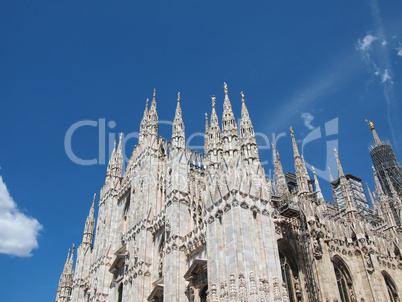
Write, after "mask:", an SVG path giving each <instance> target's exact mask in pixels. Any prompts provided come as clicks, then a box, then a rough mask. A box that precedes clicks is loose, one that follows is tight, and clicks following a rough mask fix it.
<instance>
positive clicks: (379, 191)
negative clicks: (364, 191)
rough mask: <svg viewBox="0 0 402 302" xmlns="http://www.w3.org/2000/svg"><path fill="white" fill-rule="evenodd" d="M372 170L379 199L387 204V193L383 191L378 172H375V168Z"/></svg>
mask: <svg viewBox="0 0 402 302" xmlns="http://www.w3.org/2000/svg"><path fill="white" fill-rule="evenodd" d="M371 169H372V170H373V177H374V185H375V190H376V192H377V195H378V198H379V199H380V202H385V200H386V198H385V193H384V191H383V190H382V187H381V183H380V180H379V179H378V176H377V171H376V170H375V168H374V166H371Z"/></svg>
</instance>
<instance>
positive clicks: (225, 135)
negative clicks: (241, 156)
mask: <svg viewBox="0 0 402 302" xmlns="http://www.w3.org/2000/svg"><path fill="white" fill-rule="evenodd" d="M223 88H224V90H225V100H224V102H223V114H222V143H223V152H224V154H225V155H229V156H233V155H234V154H235V153H237V152H238V151H239V130H238V128H237V123H236V119H235V117H234V114H233V111H232V104H231V103H230V100H229V95H228V86H227V84H226V83H223Z"/></svg>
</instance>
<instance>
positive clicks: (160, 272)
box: [158, 233, 165, 278]
mask: <svg viewBox="0 0 402 302" xmlns="http://www.w3.org/2000/svg"><path fill="white" fill-rule="evenodd" d="M161 236H162V237H161V242H160V244H159V248H158V256H159V260H158V276H159V278H162V277H163V247H164V244H165V234H164V233H162V235H161Z"/></svg>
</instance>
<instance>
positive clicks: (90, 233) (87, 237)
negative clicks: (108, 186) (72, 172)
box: [82, 194, 96, 247]
mask: <svg viewBox="0 0 402 302" xmlns="http://www.w3.org/2000/svg"><path fill="white" fill-rule="evenodd" d="M95 199H96V194H94V198H93V201H92V206H91V209H90V210H89V215H88V217H87V220H86V221H85V228H84V236H83V238H82V244H85V245H87V246H91V247H92V242H93V238H94V231H95Z"/></svg>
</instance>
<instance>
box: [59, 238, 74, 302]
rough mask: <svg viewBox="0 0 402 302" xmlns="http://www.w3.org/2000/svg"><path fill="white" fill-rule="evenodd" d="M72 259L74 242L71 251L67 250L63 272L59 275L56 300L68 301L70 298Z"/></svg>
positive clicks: (60, 301)
mask: <svg viewBox="0 0 402 302" xmlns="http://www.w3.org/2000/svg"><path fill="white" fill-rule="evenodd" d="M73 261H74V244H73V251H72V253H70V249H69V250H68V254H67V259H66V263H65V264H64V269H63V272H62V273H61V275H60V280H59V286H58V288H57V295H56V302H68V301H70V300H71V292H72V288H73V274H74V272H73Z"/></svg>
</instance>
